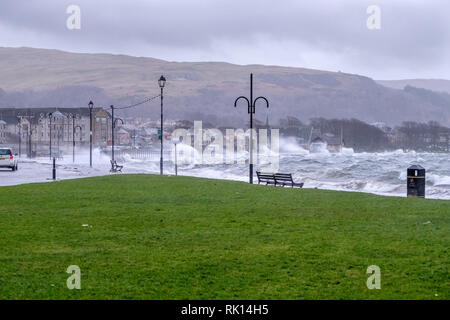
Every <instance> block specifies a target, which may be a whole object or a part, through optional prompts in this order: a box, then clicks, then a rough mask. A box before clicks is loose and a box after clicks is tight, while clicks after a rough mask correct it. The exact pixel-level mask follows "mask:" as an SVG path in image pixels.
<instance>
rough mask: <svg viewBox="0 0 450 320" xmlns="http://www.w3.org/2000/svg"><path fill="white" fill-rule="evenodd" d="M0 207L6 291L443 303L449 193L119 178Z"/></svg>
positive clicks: (1, 283)
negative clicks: (377, 282)
mask: <svg viewBox="0 0 450 320" xmlns="http://www.w3.org/2000/svg"><path fill="white" fill-rule="evenodd" d="M0 208H1V209H0V230H1V232H0V298H1V299H449V298H450V295H449V292H450V281H449V262H450V261H449V255H448V247H449V240H450V232H449V231H450V216H449V215H450V205H449V202H448V201H438V200H422V199H406V198H394V197H381V196H375V195H370V194H361V193H346V192H335V191H323V190H308V189H304V190H300V189H293V190H292V189H282V188H273V187H265V186H256V185H249V184H246V183H241V182H233V181H218V180H208V179H199V178H189V177H160V176H154V175H116V176H107V177H97V178H87V179H78V180H67V181H58V182H52V183H43V184H29V185H22V186H14V187H2V188H0ZM85 224H87V225H89V226H82V225H85ZM69 265H78V266H79V267H80V268H81V273H82V275H81V286H82V288H81V290H69V289H67V286H66V279H67V278H68V277H69V274H67V273H66V272H65V271H66V269H67V267H68V266H69ZM369 265H377V266H379V267H380V269H381V290H368V289H367V287H366V280H367V278H368V277H369V275H368V274H366V269H367V267H368V266H369Z"/></svg>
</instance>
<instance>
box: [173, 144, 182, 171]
mask: <svg viewBox="0 0 450 320" xmlns="http://www.w3.org/2000/svg"><path fill="white" fill-rule="evenodd" d="M172 142H173V144H174V146H175V175H176V176H177V175H178V161H177V144H178V143H180V142H181V137H180V138H179V139H178V140H173V141H172Z"/></svg>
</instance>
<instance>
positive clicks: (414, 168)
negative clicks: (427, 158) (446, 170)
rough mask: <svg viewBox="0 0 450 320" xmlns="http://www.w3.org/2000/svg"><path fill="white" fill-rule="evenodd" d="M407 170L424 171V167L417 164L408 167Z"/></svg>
mask: <svg viewBox="0 0 450 320" xmlns="http://www.w3.org/2000/svg"><path fill="white" fill-rule="evenodd" d="M408 169H409V170H425V168H424V167H422V166H420V165H418V164H415V165H413V166H411V167H409V168H408Z"/></svg>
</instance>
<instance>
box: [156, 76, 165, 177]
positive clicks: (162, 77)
mask: <svg viewBox="0 0 450 320" xmlns="http://www.w3.org/2000/svg"><path fill="white" fill-rule="evenodd" d="M158 84H159V87H160V88H161V157H160V159H159V174H161V175H162V174H163V140H164V131H163V129H164V127H163V121H164V119H163V100H164V97H163V93H164V86H165V85H166V78H165V77H164V76H161V77H160V78H159V80H158Z"/></svg>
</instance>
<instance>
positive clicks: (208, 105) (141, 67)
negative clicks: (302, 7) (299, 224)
mask: <svg viewBox="0 0 450 320" xmlns="http://www.w3.org/2000/svg"><path fill="white" fill-rule="evenodd" d="M0 69H1V70H2V76H1V77H0V107H12V106H18V107H46V106H55V107H83V106H86V105H87V102H88V101H89V100H93V101H94V102H95V103H96V105H98V106H103V107H109V105H110V104H114V105H116V106H125V105H129V104H132V103H136V102H138V101H141V100H143V99H145V98H146V97H150V96H154V95H156V94H158V93H159V88H158V86H157V79H158V78H159V77H160V75H161V74H164V75H165V76H166V78H167V80H168V81H167V88H166V90H165V93H166V109H165V110H166V112H165V114H166V116H167V117H168V118H171V119H188V120H207V121H209V122H212V123H213V124H216V125H218V126H227V125H236V124H238V125H242V124H243V123H244V121H245V120H244V119H245V118H244V117H242V113H243V112H245V110H244V111H242V110H234V108H233V102H234V99H235V98H236V97H238V96H240V95H248V89H249V88H248V87H249V74H250V73H254V75H255V94H256V95H264V96H266V97H267V98H268V99H269V101H270V103H271V107H270V109H269V110H268V112H269V115H270V118H271V120H272V123H274V122H275V121H276V120H277V119H279V118H285V117H286V116H295V117H298V118H299V119H301V120H303V121H307V120H309V119H310V118H312V117H325V118H339V119H342V118H357V119H360V120H363V121H367V122H374V121H382V122H387V123H389V124H398V123H400V122H402V121H407V120H410V121H429V120H437V121H441V122H443V123H442V124H447V125H450V108H448V105H445V106H443V105H441V104H435V103H434V102H433V101H440V100H443V99H444V100H446V101H448V100H450V98H449V96H448V95H446V96H444V98H442V95H444V94H443V93H437V92H431V91H430V94H429V95H432V96H433V98H431V99H430V98H426V99H425V98H423V97H422V96H420V95H416V94H413V93H411V92H409V91H405V90H397V89H392V88H387V87H384V86H382V85H380V84H377V83H376V82H375V81H374V80H372V79H370V78H368V77H364V76H359V75H354V74H347V73H344V72H329V71H320V70H310V69H304V68H289V67H278V66H263V65H245V66H242V65H233V64H229V63H220V62H197V63H196V62H168V61H163V60H157V59H152V58H144V57H131V56H125V55H112V54H81V53H69V52H63V51H57V50H46V49H33V48H0ZM259 110H260V111H257V117H259V118H260V119H262V120H264V119H265V117H266V112H267V111H266V110H264V109H259ZM158 112H159V111H158V108H157V104H146V105H143V106H141V107H139V108H135V109H129V110H126V111H125V114H124V115H125V116H128V115H129V116H141V115H147V116H151V117H154V118H157V116H158Z"/></svg>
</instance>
